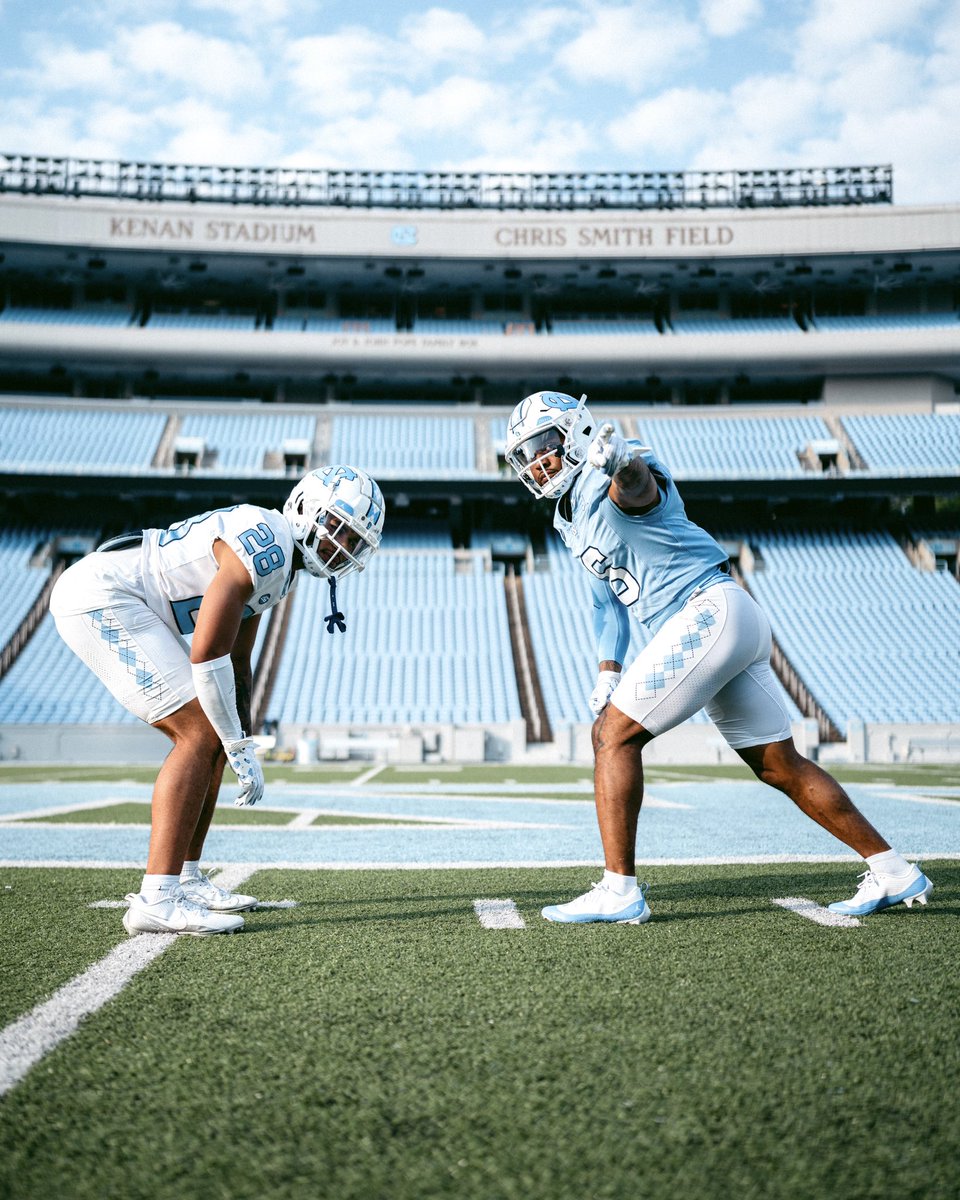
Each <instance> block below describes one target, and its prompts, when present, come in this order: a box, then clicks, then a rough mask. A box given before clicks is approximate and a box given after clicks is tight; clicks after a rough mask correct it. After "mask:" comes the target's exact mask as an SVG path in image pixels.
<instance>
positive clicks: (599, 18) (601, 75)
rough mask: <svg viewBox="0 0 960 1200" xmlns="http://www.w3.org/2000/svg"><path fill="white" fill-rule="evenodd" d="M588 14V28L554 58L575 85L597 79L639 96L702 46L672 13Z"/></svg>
mask: <svg viewBox="0 0 960 1200" xmlns="http://www.w3.org/2000/svg"><path fill="white" fill-rule="evenodd" d="M590 15H591V23H590V24H589V26H588V27H587V28H586V29H584V31H583V32H582V33H580V34H579V35H578V36H577V37H575V38H574V39H573V40H572V41H570V42H568V43H567V44H566V45H565V46H563V47H562V48H561V49H560V51H559V52H558V53H557V61H558V62H559V63H560V64H561V65H562V66H563V67H565V68H566V70H567V71H568V72H569V74H570V75H571V76H572V77H573V79H574V80H575V81H578V80H599V81H601V82H604V83H616V84H621V85H622V86H624V87H626V88H628V89H630V90H631V91H637V92H639V91H644V90H647V89H648V88H649V86H650V84H651V83H652V82H654V81H658V80H660V79H661V78H663V77H664V76H665V75H667V74H668V73H669V72H671V71H673V70H675V69H676V68H678V67H682V66H684V65H689V61H690V60H691V58H693V57H694V56H695V55H697V54H698V52H699V51H700V49H701V47H702V43H703V37H702V34H701V32H700V30H699V29H698V28H697V26H696V25H695V24H694V23H693V22H691V21H688V20H686V18H684V17H683V16H681V15H679V14H678V13H676V12H675V11H674V10H673V9H672V8H663V7H655V6H654V5H652V4H650V3H634V4H631V5H629V6H627V7H622V6H617V7H613V6H610V5H607V6H597V7H595V8H593V9H592V10H591V13H590Z"/></svg>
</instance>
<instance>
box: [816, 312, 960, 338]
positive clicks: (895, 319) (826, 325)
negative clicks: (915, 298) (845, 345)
mask: <svg viewBox="0 0 960 1200" xmlns="http://www.w3.org/2000/svg"><path fill="white" fill-rule="evenodd" d="M958 322H960V315H958V314H957V313H955V312H928V313H922V312H915V313H872V314H869V315H863V316H852V317H818V316H814V317H813V319H812V322H811V323H812V325H813V326H814V328H816V329H819V330H821V331H822V332H824V333H827V332H843V331H853V330H885V329H942V328H944V327H946V326H951V325H953V326H955V325H957V324H958Z"/></svg>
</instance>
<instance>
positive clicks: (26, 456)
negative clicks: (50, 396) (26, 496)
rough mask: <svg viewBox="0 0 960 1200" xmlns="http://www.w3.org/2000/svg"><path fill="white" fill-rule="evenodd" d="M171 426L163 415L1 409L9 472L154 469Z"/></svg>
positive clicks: (2, 452) (1, 450)
mask: <svg viewBox="0 0 960 1200" xmlns="http://www.w3.org/2000/svg"><path fill="white" fill-rule="evenodd" d="M166 424H167V414H166V413H165V412H162V411H157V412H145V411H143V410H138V411H131V412H124V411H122V410H118V409H81V408H69V407H65V406H62V407H56V408H53V407H51V408H42V407H39V406H36V407H33V406H31V407H29V408H27V407H25V408H18V407H13V406H9V407H7V406H4V407H0V431H2V433H0V461H2V463H3V465H4V467H5V468H6V469H8V470H9V469H16V470H48V471H49V470H55V469H56V468H58V467H62V466H70V467H85V466H89V467H98V468H109V469H111V470H137V469H143V468H146V467H149V466H150V464H151V462H152V461H153V457H154V455H155V453H156V451H157V447H158V446H159V443H160V439H161V437H162V436H163V431H164V429H165V427H166Z"/></svg>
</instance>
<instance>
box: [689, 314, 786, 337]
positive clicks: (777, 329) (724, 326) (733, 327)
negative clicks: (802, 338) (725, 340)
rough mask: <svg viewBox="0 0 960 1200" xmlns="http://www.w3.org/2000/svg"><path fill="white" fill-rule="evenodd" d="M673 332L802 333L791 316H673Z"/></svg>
mask: <svg viewBox="0 0 960 1200" xmlns="http://www.w3.org/2000/svg"><path fill="white" fill-rule="evenodd" d="M670 324H671V325H672V327H673V332H674V333H678V334H683V333H714V334H732V333H802V332H803V330H802V329H801V328H800V326H799V325H798V324H797V323H796V321H795V320H794V319H793V318H792V317H674V319H673V320H672V321H671V322H670Z"/></svg>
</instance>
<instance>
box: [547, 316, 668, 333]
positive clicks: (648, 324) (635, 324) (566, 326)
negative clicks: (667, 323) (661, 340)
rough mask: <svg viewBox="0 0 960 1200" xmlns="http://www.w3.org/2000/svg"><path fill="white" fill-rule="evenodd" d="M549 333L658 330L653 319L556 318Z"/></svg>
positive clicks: (646, 331)
mask: <svg viewBox="0 0 960 1200" xmlns="http://www.w3.org/2000/svg"><path fill="white" fill-rule="evenodd" d="M550 331H551V333H554V334H558V335H565V334H571V333H572V334H602V335H606V334H614V335H620V334H626V333H632V334H644V335H645V334H659V332H660V331H659V329H657V327H656V325H655V324H654V322H653V319H652V318H650V319H648V320H640V321H637V320H631V319H630V318H628V317H622V318H620V319H614V318H609V319H607V320H594V319H592V318H589V317H584V318H582V319H581V318H578V317H572V318H568V317H557V318H555V319H554V320H552V321H551V322H550Z"/></svg>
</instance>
